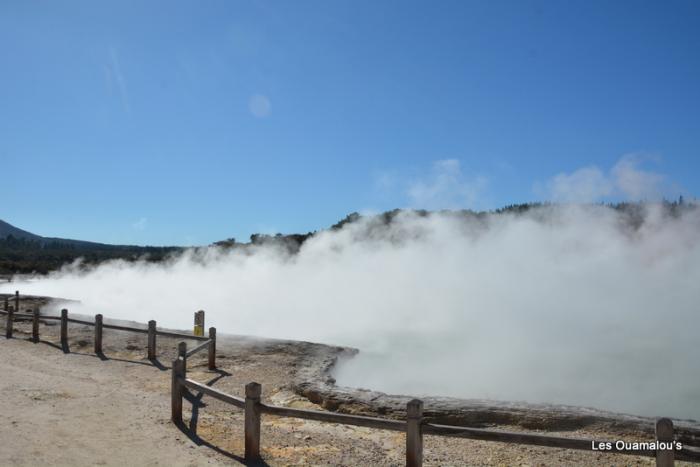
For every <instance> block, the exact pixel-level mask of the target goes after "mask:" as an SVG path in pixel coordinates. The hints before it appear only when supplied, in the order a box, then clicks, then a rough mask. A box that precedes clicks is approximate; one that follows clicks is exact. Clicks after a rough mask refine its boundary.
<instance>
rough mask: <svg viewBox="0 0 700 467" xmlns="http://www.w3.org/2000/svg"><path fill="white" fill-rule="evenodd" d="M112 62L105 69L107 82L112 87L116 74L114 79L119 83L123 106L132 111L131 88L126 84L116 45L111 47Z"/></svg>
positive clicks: (127, 111) (126, 110)
mask: <svg viewBox="0 0 700 467" xmlns="http://www.w3.org/2000/svg"><path fill="white" fill-rule="evenodd" d="M109 54H110V59H111V64H110V66H109V67H107V68H106V69H105V71H106V73H107V84H108V86H109V87H110V88H111V82H112V77H111V74H113V75H114V81H115V82H116V84H117V89H119V97H120V98H121V101H122V106H123V107H124V111H125V112H126V113H131V103H130V101H129V90H128V88H127V86H126V79H125V78H124V75H123V74H122V69H121V67H120V66H119V57H118V56H117V50H116V49H115V48H114V47H111V48H110V49H109Z"/></svg>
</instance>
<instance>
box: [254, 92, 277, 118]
mask: <svg viewBox="0 0 700 467" xmlns="http://www.w3.org/2000/svg"><path fill="white" fill-rule="evenodd" d="M248 109H249V110H250V113H251V114H253V116H254V117H256V118H265V117H267V116H268V115H270V111H271V110H272V103H271V102H270V99H269V98H268V97H267V96H264V95H262V94H254V95H252V96H250V100H249V101H248Z"/></svg>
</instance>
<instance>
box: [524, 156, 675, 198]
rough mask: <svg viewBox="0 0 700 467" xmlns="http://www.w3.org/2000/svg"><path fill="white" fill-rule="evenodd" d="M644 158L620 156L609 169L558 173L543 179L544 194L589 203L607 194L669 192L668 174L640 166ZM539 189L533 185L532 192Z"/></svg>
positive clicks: (660, 194)
mask: <svg viewBox="0 0 700 467" xmlns="http://www.w3.org/2000/svg"><path fill="white" fill-rule="evenodd" d="M644 159H645V158H643V157H641V156H638V155H626V156H623V157H622V158H621V159H620V160H619V161H618V162H617V163H616V164H615V165H614V166H613V167H612V168H611V169H610V170H608V171H607V172H604V171H603V170H601V169H600V168H599V167H597V166H589V167H584V168H581V169H578V170H575V171H574V172H571V173H564V172H562V173H559V174H557V175H555V176H554V177H552V178H551V179H550V180H549V181H548V182H547V183H546V190H545V192H544V195H545V196H547V197H548V198H549V199H551V200H552V201H559V202H566V203H591V202H595V201H602V200H606V199H609V198H619V199H623V200H629V201H640V200H647V201H656V200H660V199H661V198H662V197H663V196H664V194H666V195H670V196H671V197H673V196H675V195H676V193H669V186H668V183H667V177H666V176H665V175H663V174H660V173H657V172H652V171H648V170H643V169H641V168H640V166H641V163H642V162H643V160H644ZM540 191H542V190H541V189H539V185H537V184H536V185H535V192H540Z"/></svg>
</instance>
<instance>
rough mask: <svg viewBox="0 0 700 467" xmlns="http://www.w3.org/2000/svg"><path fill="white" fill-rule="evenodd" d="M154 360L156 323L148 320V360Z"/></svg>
mask: <svg viewBox="0 0 700 467" xmlns="http://www.w3.org/2000/svg"><path fill="white" fill-rule="evenodd" d="M155 358H156V322H155V321H154V320H150V321H149V322H148V359H149V360H155Z"/></svg>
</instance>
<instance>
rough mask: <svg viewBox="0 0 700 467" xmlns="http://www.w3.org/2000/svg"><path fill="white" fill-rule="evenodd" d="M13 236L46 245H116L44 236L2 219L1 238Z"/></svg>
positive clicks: (0, 221) (0, 223)
mask: <svg viewBox="0 0 700 467" xmlns="http://www.w3.org/2000/svg"><path fill="white" fill-rule="evenodd" d="M10 236H12V237H13V238H15V239H21V240H29V241H33V242H38V243H41V244H42V245H45V244H47V243H63V244H65V245H75V246H85V247H105V246H107V247H109V246H115V245H105V244H104V243H95V242H86V241H83V240H71V239H69V238H54V237H42V236H41V235H37V234H33V233H31V232H27V231H26V230H22V229H20V228H18V227H15V226H14V225H12V224H9V223H7V222H5V221H3V220H1V219H0V240H4V239H7V238H8V237H10Z"/></svg>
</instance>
